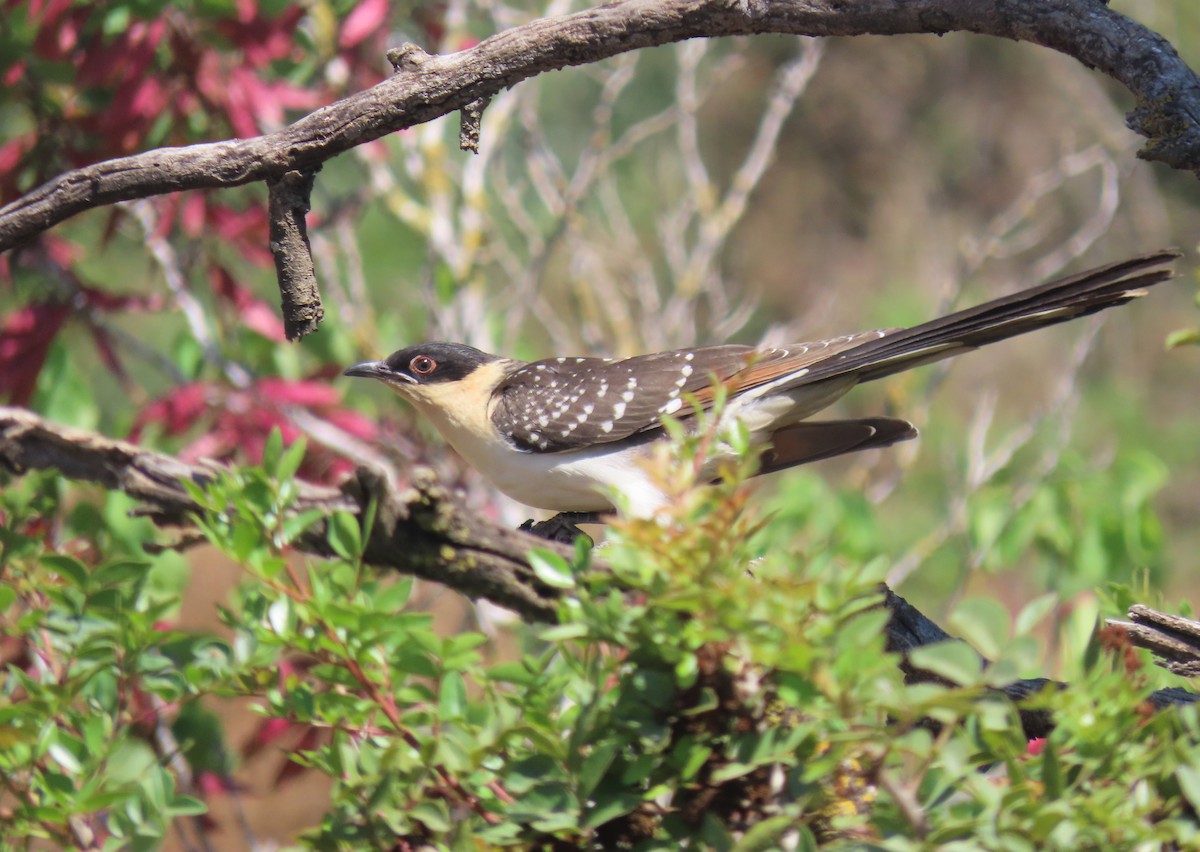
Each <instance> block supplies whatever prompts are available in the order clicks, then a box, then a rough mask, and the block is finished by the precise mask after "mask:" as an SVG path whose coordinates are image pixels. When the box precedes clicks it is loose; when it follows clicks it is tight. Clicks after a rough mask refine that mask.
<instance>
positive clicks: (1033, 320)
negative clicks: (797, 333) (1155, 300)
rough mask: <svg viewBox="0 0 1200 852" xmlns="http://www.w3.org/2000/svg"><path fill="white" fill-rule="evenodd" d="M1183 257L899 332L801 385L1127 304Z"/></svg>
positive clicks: (870, 372)
mask: <svg viewBox="0 0 1200 852" xmlns="http://www.w3.org/2000/svg"><path fill="white" fill-rule="evenodd" d="M1179 256H1180V253H1179V252H1178V251H1174V250H1164V251H1158V252H1155V253H1153V254H1147V255H1144V256H1142V257H1135V258H1133V259H1131V260H1125V261H1122V262H1120V263H1114V264H1110V265H1109V266H1101V267H1099V268H1097V269H1092V270H1089V271H1087V272H1081V273H1079V274H1078V275H1072V276H1069V277H1067V278H1060V279H1058V280H1057V281H1051V282H1050V283H1049V284H1042V285H1041V286H1038V287H1032V288H1030V289H1028V290H1022V291H1021V292H1019V293H1014V294H1012V295H1011V296H1005V297H1003V298H1000V299H994V300H992V301H990V302H985V303H983V304H982V305H977V306H976V307H973V308H967V309H966V310H962V311H956V312H955V313H952V314H947V315H946V316H944V317H940V318H939V319H935V320H930V321H929V322H925V323H921V324H920V325H915V326H913V327H912V328H906V329H900V330H897V331H894V332H891V333H889V334H887V335H885V336H883V337H881V338H878V339H876V340H872V341H869V342H867V343H864V344H862V345H861V346H856V347H854V348H853V349H848V350H846V351H845V352H843V353H842V354H841V355H838V356H835V357H833V358H830V359H829V360H828V361H826V362H824V363H821V364H819V365H816V366H814V367H813V368H812V370H811V371H809V372H808V373H807V374H805V375H804V376H803V377H801V378H800V379H799V381H797V382H796V385H801V384H810V383H812V382H818V381H821V380H823V379H828V378H833V377H835V376H840V375H846V374H847V373H855V374H857V376H858V380H859V381H860V382H869V381H872V380H873V379H881V378H883V377H884V376H890V375H892V374H893V373H899V372H901V371H903V370H908V369H911V368H912V367H916V366H918V365H920V364H927V363H931V362H933V361H939V360H941V359H942V358H948V357H950V356H951V355H957V354H958V353H960V352H962V351H964V350H966V349H974V348H976V347H979V346H986V345H987V344H989V343H995V342H996V341H997V340H1004V339H1005V338H1008V337H1015V336H1016V335H1018V334H1024V333H1025V332H1027V331H1033V330H1034V329H1037V328H1043V327H1045V326H1050V325H1055V324H1057V323H1060V322H1067V321H1068V320H1073V319H1076V318H1077V317H1082V316H1087V315H1088V314H1093V313H1096V312H1097V311H1102V310H1104V309H1106V308H1111V307H1114V306H1116V305H1120V304H1124V303H1125V302H1128V301H1130V300H1131V299H1136V298H1138V297H1139V296H1143V295H1145V293H1146V288H1147V287H1152V286H1154V285H1155V284H1159V283H1161V282H1163V281H1166V280H1167V279H1169V278H1172V277H1174V273H1173V272H1172V270H1171V268H1170V264H1171V262H1172V261H1174V260H1175V259H1176V258H1178V257H1179Z"/></svg>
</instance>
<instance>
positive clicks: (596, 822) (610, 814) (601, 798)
mask: <svg viewBox="0 0 1200 852" xmlns="http://www.w3.org/2000/svg"><path fill="white" fill-rule="evenodd" d="M641 803H642V796H641V794H639V793H634V792H630V791H629V790H616V791H613V792H612V793H609V794H607V795H599V794H597V796H596V801H595V804H594V805H593V806H592V807H591V808H590V809H589V810H588V812H587V815H586V816H585V817H584V818H583V824H584V825H585V826H586V827H588V828H596V827H598V826H601V825H604V823H606V822H609V821H610V820H614V819H616V818H617V817H619V816H624V815H625V814H627V813H631V812H632V811H633V810H634V809H635V808H636V807H637V806H638V805H640V804H641Z"/></svg>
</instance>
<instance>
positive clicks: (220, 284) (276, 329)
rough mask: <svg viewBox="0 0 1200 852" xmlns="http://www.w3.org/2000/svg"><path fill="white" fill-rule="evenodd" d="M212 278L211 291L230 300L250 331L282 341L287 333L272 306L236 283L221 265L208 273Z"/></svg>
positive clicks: (269, 338)
mask: <svg viewBox="0 0 1200 852" xmlns="http://www.w3.org/2000/svg"><path fill="white" fill-rule="evenodd" d="M209 277H210V279H211V280H212V288H213V292H215V293H216V294H217V295H218V296H219V297H221V298H222V299H226V300H227V301H229V302H231V303H232V304H233V306H234V307H235V308H237V309H238V312H239V313H240V314H241V318H242V323H243V324H244V325H245V326H246V327H247V328H249V329H250V330H251V331H256V332H258V333H259V334H261V335H262V336H263V337H265V338H267V339H268V340H274V341H277V342H283V341H284V340H286V339H287V334H286V333H285V332H284V329H283V320H281V319H280V318H279V315H278V314H277V313H276V312H275V310H274V308H272V307H271V306H270V305H268V304H267V303H266V302H264V301H262V300H261V299H259V298H258V297H257V296H255V295H254V294H253V293H251V292H250V290H249V289H248V288H246V287H243V286H242V285H241V284H239V283H237V281H235V280H234V278H233V276H232V275H230V274H229V272H228V270H226V269H225V268H224V267H222V266H214V267H213V268H212V272H211V273H210V275H209Z"/></svg>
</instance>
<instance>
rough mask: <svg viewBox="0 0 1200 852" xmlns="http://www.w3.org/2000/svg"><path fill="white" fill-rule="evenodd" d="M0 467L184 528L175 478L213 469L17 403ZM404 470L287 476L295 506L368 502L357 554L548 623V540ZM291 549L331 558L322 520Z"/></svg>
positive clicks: (2, 420) (325, 508)
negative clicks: (136, 506) (397, 482)
mask: <svg viewBox="0 0 1200 852" xmlns="http://www.w3.org/2000/svg"><path fill="white" fill-rule="evenodd" d="M0 468H4V469H7V470H9V471H10V472H13V473H16V474H22V473H24V472H26V471H29V470H50V469H54V470H58V471H59V472H61V473H62V475H63V476H65V477H67V478H69V479H79V480H84V481H87V482H95V483H98V484H100V485H102V486H103V487H105V488H107V489H109V490H112V491H123V492H125V493H126V494H128V495H129V496H130V497H133V498H134V499H136V500H138V501H140V502H141V503H143V504H144V509H145V513H146V514H148V515H149V516H150V517H151V518H152V519H153V520H154V521H155V523H158V524H162V525H173V526H174V525H181V526H190V523H191V522H190V516H191V515H192V514H193V513H195V512H197V511H198V510H199V507H198V506H197V505H196V504H195V502H194V501H193V500H192V498H191V497H190V496H189V495H188V493H187V491H186V490H185V489H184V488H183V487H182V486H181V485H180V482H185V481H190V482H195V483H204V482H206V481H208V480H211V479H212V478H213V477H214V476H215V475H216V474H217V473H219V472H220V471H221V470H222V469H223V466H222V465H220V464H217V463H216V462H209V461H205V462H200V463H196V464H189V463H187V462H183V461H180V460H179V459H176V458H173V457H172V456H168V455H164V454H162V453H156V452H152V451H150V450H145V449H142V448H141V447H137V446H134V445H133V444H128V443H126V442H124V441H114V440H112V439H110V438H106V437H104V436H102V435H97V434H95V433H94V432H85V431H83V430H80V429H71V428H68V427H65V426H59V425H56V424H53V423H50V422H48V421H46V420H44V419H42V418H41V417H38V416H37V415H36V414H33V413H32V412H30V411H26V410H24V409H20V408H10V407H0ZM411 473H412V475H411V480H412V484H411V485H410V487H409V489H408V490H406V491H404V492H403V493H399V492H397V491H394V490H393V489H391V488H390V487H389V486H388V485H387V483H386V480H385V479H384V478H383V477H382V476H378V475H375V474H372V473H371V472H370V471H367V470H366V469H365V468H363V469H360V470H359V475H358V477H357V479H354V480H352V481H350V482H349V483H347V485H346V486H344V487H343V488H342V489H341V490H339V489H336V488H330V487H327V486H322V485H313V484H311V483H306V482H297V489H298V491H299V496H298V498H297V500H296V504H295V510H296V511H297V512H299V511H304V510H306V509H319V510H321V511H322V512H323V513H324V514H325V515H326V516H328V515H331V514H332V513H334V512H335V511H344V512H352V513H355V514H363V513H364V512H365V510H366V507H367V506H368V505H369V504H370V502H371V501H372V499H374V500H375V501H376V506H377V508H376V516H375V522H374V525H373V527H372V532H371V537H370V539H369V541H368V542H367V547H366V552H365V553H364V559H365V561H367V562H368V563H370V564H372V565H376V566H380V567H383V568H391V569H394V570H396V571H400V572H402V573H405V574H411V575H413V576H416V577H421V578H423V579H427V580H433V581H434V582H437V583H441V584H442V585H445V586H448V587H449V588H452V589H454V590H455V591H457V592H461V593H462V594H464V595H466V596H467V597H470V598H484V599H486V600H490V601H492V602H494V603H497V604H499V605H500V606H503V607H507V608H508V609H511V610H513V611H515V612H517V613H518V614H520V615H521V617H522V618H525V619H526V620H529V621H552V620H553V619H554V605H553V598H554V592H553V590H551V589H550V588H548V587H546V586H545V585H544V584H542V583H540V582H539V581H538V580H537V578H536V577H535V576H534V574H533V571H532V569H531V568H530V567H529V564H528V561H527V554H528V552H529V550H530V548H532V547H549V548H554V547H555V545H553V544H552V543H550V542H545V541H541V540H539V539H535V538H533V537H532V536H529V535H526V534H525V533H521V532H517V531H513V530H507V529H504V528H503V527H499V526H496V525H494V524H489V523H487V522H485V521H480V520H478V519H476V518H474V517H472V516H471V515H469V514H468V513H467V512H466V511H465V510H464V509H463V508H462V506H461V505H460V504H459V503H458V502H457V501H456V500H455V499H454V498H453V497H452V496H451V495H450V494H448V493H447V492H446V491H445V490H443V489H442V488H440V487H439V486H438V485H437V484H436V482H435V481H434V480H433V477H432V474H431V473H429V472H428V471H423V470H417V471H413V472H411ZM295 546H296V547H297V548H298V549H300V550H303V551H305V552H308V553H313V554H316V555H319V556H331V555H333V551H332V549H331V548H330V547H329V544H328V539H327V526H326V522H325V521H319V522H317V523H316V524H314V525H313V526H312V528H311V529H310V530H309V531H308V532H307V533H306V534H304V535H303V536H301V537H300V538H299V539H297V540H296V542H295ZM563 552H564V554H566V553H567V551H566V550H564V551H563Z"/></svg>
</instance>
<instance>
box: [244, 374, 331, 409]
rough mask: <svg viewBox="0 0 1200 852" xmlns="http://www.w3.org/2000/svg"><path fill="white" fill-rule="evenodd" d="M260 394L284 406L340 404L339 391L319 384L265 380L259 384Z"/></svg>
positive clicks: (273, 379) (274, 379)
mask: <svg viewBox="0 0 1200 852" xmlns="http://www.w3.org/2000/svg"><path fill="white" fill-rule="evenodd" d="M258 392H259V393H260V394H262V396H263V397H264V398H266V399H269V400H271V401H272V402H277V403H280V404H282V405H304V406H308V407H312V406H320V405H333V404H335V403H336V402H338V397H339V394H338V391H336V390H335V389H334V388H332V387H330V386H329V385H326V384H320V383H318V382H307V381H298V382H292V381H288V380H287V379H276V378H265V379H263V380H262V381H260V382H259V383H258Z"/></svg>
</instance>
